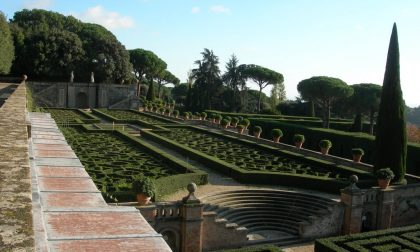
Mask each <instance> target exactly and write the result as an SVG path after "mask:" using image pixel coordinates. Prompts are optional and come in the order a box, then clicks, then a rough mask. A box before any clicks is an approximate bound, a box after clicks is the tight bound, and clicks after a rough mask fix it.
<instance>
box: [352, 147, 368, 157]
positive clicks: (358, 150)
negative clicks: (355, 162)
mask: <svg viewBox="0 0 420 252" xmlns="http://www.w3.org/2000/svg"><path fill="white" fill-rule="evenodd" d="M351 154H353V155H364V154H365V151H364V150H363V149H362V148H353V149H351Z"/></svg>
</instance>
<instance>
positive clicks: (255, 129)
mask: <svg viewBox="0 0 420 252" xmlns="http://www.w3.org/2000/svg"><path fill="white" fill-rule="evenodd" d="M261 131H262V128H261V127H260V126H254V128H253V129H252V132H254V133H261Z"/></svg>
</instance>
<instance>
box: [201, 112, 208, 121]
mask: <svg viewBox="0 0 420 252" xmlns="http://www.w3.org/2000/svg"><path fill="white" fill-rule="evenodd" d="M201 118H202V119H203V120H206V118H207V113H206V112H201Z"/></svg>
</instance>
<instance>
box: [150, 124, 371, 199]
mask: <svg viewBox="0 0 420 252" xmlns="http://www.w3.org/2000/svg"><path fill="white" fill-rule="evenodd" d="M196 129H197V130H201V129H199V128H196ZM203 131H205V130H203ZM205 132H206V133H209V134H210V132H207V131H205ZM211 134H218V133H214V132H211ZM142 135H143V137H145V138H148V139H151V140H153V141H156V142H159V143H161V144H163V145H165V146H169V147H170V148H173V149H175V150H176V151H179V152H181V153H183V154H184V155H187V156H190V157H192V158H194V159H196V160H198V161H200V162H203V163H205V164H206V165H207V166H209V167H212V168H213V169H215V170H218V171H219V172H222V173H224V174H226V175H228V176H229V177H232V178H234V179H235V180H237V181H239V182H242V183H248V184H274V185H279V184H280V185H285V186H296V185H299V186H301V187H303V188H308V189H315V190H321V191H326V192H331V193H338V192H339V190H340V189H342V188H344V187H345V186H346V185H348V182H347V181H340V180H336V179H333V178H326V177H315V176H310V175H305V174H290V173H287V174H286V173H279V172H268V171H261V172H259V171H244V170H242V169H240V168H239V167H237V166H235V165H233V164H230V163H227V162H224V161H222V160H220V159H218V158H215V157H213V156H210V155H207V154H204V153H202V152H200V151H197V150H195V149H192V148H189V147H187V146H185V145H182V144H179V143H177V142H175V141H172V140H169V139H167V138H165V137H162V136H159V135H157V134H154V133H152V132H149V131H143V132H142ZM218 135H219V136H221V137H225V138H227V139H231V140H235V141H240V142H241V143H242V144H245V145H252V146H254V147H258V148H264V149H265V150H270V151H272V152H275V153H276V154H277V155H279V154H280V155H283V156H288V157H292V158H293V159H298V160H302V161H304V162H306V163H309V164H316V165H318V166H320V165H322V166H323V167H329V168H330V169H339V170H340V171H341V172H343V173H345V174H348V175H351V174H357V175H358V176H359V178H361V181H360V183H359V184H358V185H360V186H362V187H368V186H371V185H372V183H374V182H373V180H372V176H371V174H369V173H367V172H363V171H360V170H357V169H353V168H349V167H344V166H335V165H334V164H332V163H329V162H325V161H323V160H317V159H314V158H306V157H304V156H303V155H300V154H295V153H292V152H287V151H281V150H277V149H275V148H273V147H269V146H261V145H258V144H256V143H254V142H251V141H247V140H242V139H237V138H234V137H230V136H225V135H223V134H218Z"/></svg>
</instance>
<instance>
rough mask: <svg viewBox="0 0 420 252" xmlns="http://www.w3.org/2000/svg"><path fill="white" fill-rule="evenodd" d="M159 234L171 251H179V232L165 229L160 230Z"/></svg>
mask: <svg viewBox="0 0 420 252" xmlns="http://www.w3.org/2000/svg"><path fill="white" fill-rule="evenodd" d="M159 233H160V234H161V235H162V236H163V239H164V240H165V241H166V243H167V244H168V245H169V247H171V249H172V251H174V252H178V251H180V246H179V245H180V234H179V230H174V229H171V228H165V229H162V230H161V231H160V232H159Z"/></svg>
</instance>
